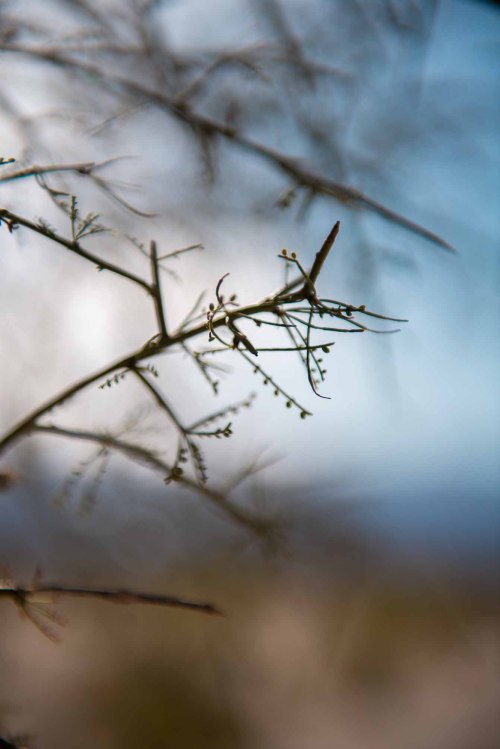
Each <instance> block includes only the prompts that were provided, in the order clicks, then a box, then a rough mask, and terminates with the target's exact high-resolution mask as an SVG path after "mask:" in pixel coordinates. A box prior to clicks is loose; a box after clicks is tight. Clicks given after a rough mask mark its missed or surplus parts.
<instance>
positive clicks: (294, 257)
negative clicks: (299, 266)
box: [291, 252, 297, 260]
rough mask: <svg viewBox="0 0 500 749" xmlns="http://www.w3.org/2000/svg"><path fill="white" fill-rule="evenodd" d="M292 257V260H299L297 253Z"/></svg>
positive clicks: (293, 253)
mask: <svg viewBox="0 0 500 749" xmlns="http://www.w3.org/2000/svg"><path fill="white" fill-rule="evenodd" d="M291 257H292V260H297V253H296V252H292V255H291Z"/></svg>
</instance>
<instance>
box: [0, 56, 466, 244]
mask: <svg viewBox="0 0 500 749" xmlns="http://www.w3.org/2000/svg"><path fill="white" fill-rule="evenodd" d="M0 51H3V52H11V53H14V54H20V55H25V56H27V57H33V58H35V59H37V60H42V61H44V62H47V63H50V64H52V65H56V66H57V67H59V68H62V69H68V70H74V71H76V72H78V73H84V74H86V75H87V76H91V78H92V80H93V81H96V80H98V81H100V82H101V84H103V85H105V86H107V87H108V88H111V89H112V90H116V88H117V87H118V88H120V89H121V90H122V91H123V92H125V93H127V94H129V95H131V96H134V97H139V99H141V100H142V101H147V102H151V103H153V104H155V105H156V106H157V107H158V108H160V109H162V110H164V111H166V112H167V113H168V114H170V115H173V116H174V117H176V118H177V119H179V120H181V121H182V122H184V123H185V124H187V125H189V127H190V128H191V129H192V130H193V131H194V132H195V133H198V134H202V135H203V136H204V137H205V138H207V137H208V138H209V137H211V136H214V135H217V136H220V137H221V138H223V139H225V140H228V141H230V142H233V143H234V144H235V145H236V146H238V147H239V148H240V149H242V150H245V151H247V152H249V153H252V154H254V155H256V156H258V157H260V158H262V159H264V160H265V161H267V162H269V163H271V164H273V165H274V166H276V167H278V168H279V169H280V170H281V171H282V172H284V173H285V174H287V175H288V176H290V177H292V179H293V180H294V182H295V183H296V184H297V185H299V186H301V187H306V188H308V189H310V190H311V191H312V193H313V194H322V195H326V196H329V197H332V198H334V199H335V200H338V201H340V202H341V203H346V204H349V205H351V206H352V207H353V208H367V209H368V210H370V211H372V212H373V213H376V214H378V215H379V216H381V217H382V218H384V219H386V220H387V221H390V222H391V223H394V224H398V225H399V226H402V227H403V228H405V229H407V230H408V231H411V232H412V233H414V234H418V235H419V236H421V237H423V238H425V239H427V240H429V241H430V242H432V243H434V244H436V245H438V246H439V247H442V248H443V249H446V250H449V251H454V248H453V247H452V246H451V245H450V244H448V242H446V241H445V240H444V239H442V238H441V237H439V236H438V235H437V234H435V233H434V232H432V231H429V230H428V229H426V228H425V227H423V226H421V225H420V224H417V223H415V222H414V221H411V220H410V219H407V218H406V217H405V216H402V215H401V214H399V213H397V212H396V211H393V210H392V209H391V208H388V207H387V206H385V205H383V204H382V203H379V202H378V201H377V200H374V199H373V198H370V197H369V196H368V195H365V194H364V193H363V192H361V191H360V190H357V189H356V188H354V187H350V186H348V185H344V184H341V183H339V182H335V181H334V180H331V179H329V178H328V177H325V176H324V175H322V174H318V173H315V172H313V171H310V170H307V169H305V168H304V167H302V166H301V165H300V162H299V161H297V159H294V158H292V157H290V156H288V155H287V154H283V153H280V152H279V151H275V150H274V149H272V148H270V147H268V146H266V145H265V144H263V143H260V142H258V141H255V140H253V139H252V138H250V137H247V136H245V135H243V134H242V133H240V132H239V131H237V130H236V129H235V128H234V127H232V126H231V125H229V124H227V123H223V122H219V121H218V120H215V119H213V118H211V117H208V116H206V115H203V114H200V113H199V112H195V111H194V110H193V109H192V108H190V107H189V106H188V105H187V104H186V103H181V104H179V102H177V101H176V99H175V98H171V97H169V96H167V95H166V94H165V93H163V92H161V91H158V90H156V89H152V88H150V87H148V86H147V85H145V84H142V83H139V82H137V81H133V80H130V79H129V78H127V77H125V76H123V75H120V74H118V73H111V72H109V71H104V70H102V69H101V68H100V67H99V66H97V65H93V64H91V63H88V62H85V61H83V60H79V59H76V58H72V57H68V56H67V55H64V54H62V53H61V52H59V51H58V50H54V49H49V50H47V49H43V48H41V47H30V46H27V45H22V44H17V43H16V44H13V43H9V42H3V43H1V44H0Z"/></svg>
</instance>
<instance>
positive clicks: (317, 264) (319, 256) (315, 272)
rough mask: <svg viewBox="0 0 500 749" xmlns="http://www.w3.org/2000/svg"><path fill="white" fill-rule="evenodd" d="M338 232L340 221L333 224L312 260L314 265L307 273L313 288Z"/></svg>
mask: <svg viewBox="0 0 500 749" xmlns="http://www.w3.org/2000/svg"><path fill="white" fill-rule="evenodd" d="M339 231H340V221H337V223H336V224H334V226H333V229H332V230H331V232H330V234H329V235H328V236H327V238H326V239H325V241H324V242H323V245H322V247H321V249H320V250H319V252H317V253H316V257H315V258H314V263H313V265H312V268H311V270H310V271H309V280H310V282H311V283H312V284H313V286H314V284H315V283H316V281H317V280H318V276H319V274H320V273H321V269H322V267H323V264H324V262H325V260H326V258H327V257H328V254H329V252H330V250H331V249H332V247H333V244H334V242H335V240H336V239H337V235H338V233H339Z"/></svg>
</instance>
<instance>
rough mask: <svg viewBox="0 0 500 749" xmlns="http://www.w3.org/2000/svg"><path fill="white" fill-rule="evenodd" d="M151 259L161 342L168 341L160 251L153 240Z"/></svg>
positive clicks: (153, 291) (152, 287)
mask: <svg viewBox="0 0 500 749" xmlns="http://www.w3.org/2000/svg"><path fill="white" fill-rule="evenodd" d="M149 252H150V259H151V275H152V276H153V284H152V286H151V292H152V295H153V300H154V304H155V311H156V319H157V321H158V327H159V329H160V343H166V341H168V337H169V336H168V332H167V323H166V319H165V309H164V306H163V298H162V293H161V284H160V266H159V264H158V251H157V248H156V242H155V241H154V240H152V241H151V244H150V248H149Z"/></svg>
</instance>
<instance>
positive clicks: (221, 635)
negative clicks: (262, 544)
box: [0, 508, 500, 749]
mask: <svg viewBox="0 0 500 749" xmlns="http://www.w3.org/2000/svg"><path fill="white" fill-rule="evenodd" d="M338 515H339V517H338V519H335V520H334V521H332V520H331V518H332V512H331V508H330V510H329V513H328V516H329V518H330V521H329V522H326V521H325V517H317V516H314V513H311V516H309V517H307V516H306V515H303V517H302V518H296V519H295V520H296V521H298V522H297V524H296V529H298V528H300V531H298V530H295V531H293V533H292V536H291V538H290V540H289V542H288V545H287V549H286V550H285V551H284V552H281V553H279V554H272V555H266V554H262V553H261V552H260V551H259V550H258V549H257V548H256V547H255V546H253V545H247V546H246V547H244V546H243V545H239V544H235V543H234V535H233V534H232V533H229V534H228V537H227V538H223V537H218V538H217V539H215V540H212V544H210V543H208V544H205V545H204V546H202V547H200V549H199V553H198V554H197V555H193V554H192V553H190V554H189V555H188V556H186V559H188V560H189V561H186V562H185V563H176V564H175V565H174V567H175V571H172V569H171V568H170V569H169V570H168V571H167V570H166V571H165V575H164V576H161V575H157V576H156V578H155V579H151V578H149V579H147V580H144V579H143V580H142V582H141V586H142V588H143V589H144V588H149V589H150V590H153V591H162V592H165V591H170V592H179V593H183V594H189V595H192V596H193V597H198V598H202V599H205V600H211V601H213V602H215V603H216V604H218V605H219V606H220V607H221V608H222V609H223V610H224V612H225V616H224V617H220V618H219V617H208V616H204V615H202V614H196V613H191V612H184V611H176V610H170V609H160V608H148V607H147V606H133V605H130V606H119V605H113V604H107V603H103V602H93V601H70V600H61V601H59V602H58V603H57V605H56V607H57V611H58V613H59V614H63V615H64V616H65V617H66V618H67V619H68V623H67V625H66V626H65V627H64V629H62V630H59V631H60V632H61V634H62V641H61V642H60V643H59V644H53V643H51V642H50V641H48V640H47V639H45V638H44V637H43V636H42V635H41V634H40V632H38V631H37V630H36V629H35V628H34V627H33V626H32V625H31V624H30V623H29V622H28V621H23V620H21V619H20V618H19V615H18V612H17V611H16V610H15V608H14V607H11V606H8V605H7V604H3V603H2V608H1V611H0V616H1V618H0V627H1V641H0V673H1V682H0V690H1V691H0V705H1V707H2V715H3V716H6V725H4V726H2V730H3V731H4V733H5V732H7V731H8V732H10V733H11V734H14V733H15V732H19V733H21V732H23V733H26V732H31V735H32V746H34V747H39V749H49V748H53V749H56V748H57V749H58V748H59V747H61V748H62V747H65V748H67V749H87V748H88V747H93V749H97V748H99V749H101V748H102V749H114V748H115V747H116V748H117V749H126V748H127V747H134V749H136V748H137V747H146V748H147V749H157V748H158V749H160V748H162V749H163V748H164V747H175V749H188V748H191V747H192V748H193V749H198V748H200V749H205V748H206V749H209V748H210V749H211V748H212V747H213V749H215V748H217V749H224V748H225V747H227V748H228V749H238V748H239V747H242V748H245V749H253V748H254V747H255V748H257V747H259V749H260V748H262V749H267V748H269V749H327V748H329V747H336V749H379V748H380V749H400V748H402V747H404V748H406V747H408V748H409V749H413V748H414V749H434V748H435V749H471V748H472V747H474V749H493V747H495V746H497V743H496V741H497V740H498V735H499V730H498V729H499V724H498V707H499V696H500V684H499V660H500V659H499V631H498V619H499V616H498V615H499V605H498V597H497V596H496V595H495V594H494V592H493V591H494V585H493V583H492V581H490V580H485V579H481V577H480V576H479V577H478V576H475V577H472V576H470V575H468V574H467V572H466V570H464V571H463V574H462V573H458V572H457V570H456V569H455V570H454V572H453V575H452V574H451V570H447V569H446V567H445V566H440V565H439V564H438V563H437V562H434V563H432V564H431V563H430V562H429V560H427V561H426V560H417V561H416V560H413V561H412V562H410V561H409V556H408V555H407V554H406V553H405V552H402V551H400V552H397V551H395V550H384V551H383V552H382V550H381V549H380V548H378V547H377V544H376V543H375V542H374V541H373V540H370V539H369V538H366V537H362V536H361V535H360V533H359V532H358V531H356V530H355V529H354V527H350V524H349V523H348V522H346V518H345V517H344V515H343V514H342V513H338ZM188 528H189V525H188ZM305 539H307V544H305ZM195 543H196V542H195ZM96 554H97V552H96ZM97 569H98V568H97V567H96V573H95V579H96V580H98V579H99V580H100V579H101V578H102V574H101V575H100V574H99V572H98V571H97ZM88 582H91V581H88Z"/></svg>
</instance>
